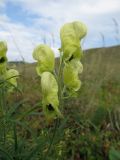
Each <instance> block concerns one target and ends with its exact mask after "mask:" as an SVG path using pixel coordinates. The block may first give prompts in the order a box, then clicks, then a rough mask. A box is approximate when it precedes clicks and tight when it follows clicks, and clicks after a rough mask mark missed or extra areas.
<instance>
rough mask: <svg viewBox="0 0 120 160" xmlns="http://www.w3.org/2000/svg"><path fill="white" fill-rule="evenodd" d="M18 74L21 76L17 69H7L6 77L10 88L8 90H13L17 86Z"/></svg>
mask: <svg viewBox="0 0 120 160" xmlns="http://www.w3.org/2000/svg"><path fill="white" fill-rule="evenodd" d="M18 76H19V73H18V71H17V70H15V69H10V70H7V71H6V73H5V75H4V78H5V80H6V81H7V83H6V87H7V89H8V92H12V91H13V89H14V88H15V87H17V78H18Z"/></svg>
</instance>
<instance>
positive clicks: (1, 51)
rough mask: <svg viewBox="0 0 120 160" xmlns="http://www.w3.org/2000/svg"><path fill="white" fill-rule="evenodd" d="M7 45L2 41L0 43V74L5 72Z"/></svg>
mask: <svg viewBox="0 0 120 160" xmlns="http://www.w3.org/2000/svg"><path fill="white" fill-rule="evenodd" d="M6 52H7V44H6V43H5V42H3V41H1V42H0V74H4V73H5V71H6V62H7V57H6Z"/></svg>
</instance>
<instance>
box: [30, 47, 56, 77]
mask: <svg viewBox="0 0 120 160" xmlns="http://www.w3.org/2000/svg"><path fill="white" fill-rule="evenodd" d="M33 58H34V59H35V60H37V62H38V63H37V67H36V70H37V74H38V75H41V74H42V73H43V72H45V71H49V72H53V70H54V63H55V56H54V53H53V51H52V49H51V48H50V47H49V46H47V45H45V44H41V45H39V46H37V47H36V48H35V49H34V52H33Z"/></svg>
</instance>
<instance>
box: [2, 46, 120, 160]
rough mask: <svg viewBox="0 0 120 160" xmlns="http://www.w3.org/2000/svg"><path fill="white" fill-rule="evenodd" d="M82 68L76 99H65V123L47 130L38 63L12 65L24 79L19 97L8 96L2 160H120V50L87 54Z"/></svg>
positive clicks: (49, 127) (111, 48) (117, 48)
mask: <svg viewBox="0 0 120 160" xmlns="http://www.w3.org/2000/svg"><path fill="white" fill-rule="evenodd" d="M56 61H57V62H56V67H57V66H58V62H59V59H57V60H56ZM82 63H83V66H84V72H83V73H82V74H81V75H80V79H81V81H82V87H81V89H80V91H79V92H78V97H77V98H71V99H70V100H65V102H64V119H62V120H57V122H56V121H55V122H53V123H51V124H49V125H48V124H46V123H45V119H44V115H43V113H42V107H41V88H40V78H39V77H38V76H37V74H36V70H35V66H36V64H35V63H34V64H29V63H20V62H19V63H9V66H8V67H10V68H16V69H18V70H19V72H20V74H21V76H20V78H19V90H20V92H18V91H17V92H15V94H12V95H7V96H8V98H7V99H8V102H7V106H8V110H9V112H8V113H10V114H7V115H6V120H7V122H9V123H7V125H8V126H6V128H7V129H8V132H7V139H8V141H7V144H6V145H5V146H4V148H2V144H0V153H1V154H0V156H3V158H2V160H7V159H16V160H27V159H28V160H30V159H31V160H114V159H115V157H118V158H116V159H115V160H119V157H120V152H119V150H120V46H116V47H109V48H99V49H90V50H87V51H84V56H83V58H82ZM56 124H57V129H55V127H56ZM11 126H12V127H13V128H14V132H12V128H11ZM16 131H17V132H16ZM16 134H17V135H18V139H16ZM13 137H14V138H13ZM13 140H15V141H13ZM13 148H15V150H14V149H13ZM13 157H14V158H13ZM0 158H1V157H0Z"/></svg>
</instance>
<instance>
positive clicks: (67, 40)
mask: <svg viewBox="0 0 120 160" xmlns="http://www.w3.org/2000/svg"><path fill="white" fill-rule="evenodd" d="M86 32H87V29H86V26H85V25H84V24H82V23H81V22H77V21H76V22H73V23H67V24H65V25H64V26H63V27H62V28H61V30H60V38H61V48H60V54H61V55H60V57H61V59H62V61H61V62H60V66H59V68H60V67H62V66H63V65H61V63H63V62H64V63H63V64H64V68H63V73H62V74H59V73H58V78H57V80H58V81H56V79H55V76H54V72H55V71H54V64H55V57H54V53H53V51H52V49H51V48H50V47H49V46H47V45H45V44H41V45H38V46H37V47H36V48H35V49H34V51H33V58H34V59H35V60H36V61H37V67H36V71H37V74H38V75H39V76H40V77H41V88H42V96H43V99H42V102H43V111H44V113H45V116H46V118H47V119H48V120H51V119H54V118H55V117H56V116H59V117H61V116H62V115H61V112H60V110H59V104H60V103H59V100H61V98H60V97H61V96H63V93H64V91H62V92H59V90H61V88H62V85H61V86H60V83H61V81H62V80H63V82H64V86H63V88H66V91H69V92H70V93H75V92H76V91H78V90H79V88H80V86H81V81H80V80H79V74H80V73H82V71H83V66H82V64H81V62H80V59H81V56H82V49H81V45H80V40H81V39H82V38H83V37H84V36H85V35H86ZM60 71H61V70H60ZM62 76H63V77H62ZM58 84H59V87H58ZM63 88H62V90H64V89H63ZM58 93H59V96H60V97H58ZM60 94H61V95H60Z"/></svg>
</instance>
